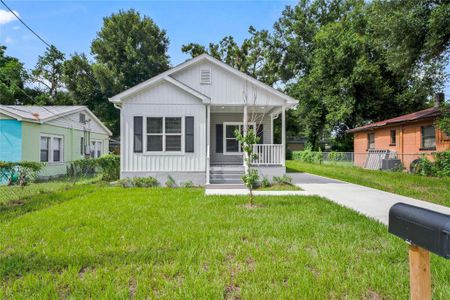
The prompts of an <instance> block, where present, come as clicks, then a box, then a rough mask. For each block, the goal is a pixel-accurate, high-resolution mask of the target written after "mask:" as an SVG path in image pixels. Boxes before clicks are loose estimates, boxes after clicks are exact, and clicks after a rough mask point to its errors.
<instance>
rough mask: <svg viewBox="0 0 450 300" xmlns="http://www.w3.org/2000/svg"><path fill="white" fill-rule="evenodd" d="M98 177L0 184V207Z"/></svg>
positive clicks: (95, 179) (93, 180)
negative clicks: (13, 184)
mask: <svg viewBox="0 0 450 300" xmlns="http://www.w3.org/2000/svg"><path fill="white" fill-rule="evenodd" d="M98 180H99V177H88V178H84V179H80V178H78V179H76V180H74V179H72V178H61V179H55V180H50V181H45V182H39V183H30V184H28V185H26V186H24V187H21V186H18V185H15V186H6V185H0V209H1V205H2V204H5V203H7V202H10V201H12V200H17V201H20V202H21V201H22V200H23V199H25V198H28V197H30V196H33V195H38V194H46V193H50V192H54V191H57V190H63V189H68V188H70V187H71V186H73V185H74V184H75V185H77V184H86V183H91V182H95V181H98Z"/></svg>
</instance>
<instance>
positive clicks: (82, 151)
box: [80, 137, 84, 155]
mask: <svg viewBox="0 0 450 300" xmlns="http://www.w3.org/2000/svg"><path fill="white" fill-rule="evenodd" d="M80 154H81V155H84V137H81V139H80Z"/></svg>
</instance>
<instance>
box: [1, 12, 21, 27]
mask: <svg viewBox="0 0 450 300" xmlns="http://www.w3.org/2000/svg"><path fill="white" fill-rule="evenodd" d="M14 13H15V14H16V15H18V16H19V13H18V12H17V11H15V10H14ZM15 20H17V19H16V17H15V16H14V15H13V14H12V12H9V11H6V10H3V9H0V25H2V24H6V23H9V22H12V21H15Z"/></svg>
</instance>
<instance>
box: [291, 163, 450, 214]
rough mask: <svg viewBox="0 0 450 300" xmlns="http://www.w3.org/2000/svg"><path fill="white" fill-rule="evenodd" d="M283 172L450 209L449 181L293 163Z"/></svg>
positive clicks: (447, 179) (352, 168)
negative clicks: (391, 194)
mask: <svg viewBox="0 0 450 300" xmlns="http://www.w3.org/2000/svg"><path fill="white" fill-rule="evenodd" d="M286 168H287V170H288V172H307V173H311V174H316V175H321V176H326V177H330V178H335V179H340V180H343V181H347V182H351V183H356V184H360V185H364V186H368V187H372V188H376V189H379V190H383V191H387V192H391V193H396V194H400V195H404V196H408V197H412V198H416V199H420V200H425V201H429V202H433V203H437V204H441V205H446V206H450V178H448V177H447V178H436V177H424V176H419V175H413V174H408V173H400V172H386V171H374V170H365V169H362V168H358V167H343V166H338V165H329V164H325V165H323V164H322V165H320V164H309V163H304V162H300V161H292V160H291V161H287V162H286Z"/></svg>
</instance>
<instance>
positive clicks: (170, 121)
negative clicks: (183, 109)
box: [147, 117, 182, 152]
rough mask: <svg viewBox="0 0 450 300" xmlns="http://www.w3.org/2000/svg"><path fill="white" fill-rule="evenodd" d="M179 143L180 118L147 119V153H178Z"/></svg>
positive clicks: (180, 138) (180, 135) (180, 147)
mask: <svg viewBox="0 0 450 300" xmlns="http://www.w3.org/2000/svg"><path fill="white" fill-rule="evenodd" d="M181 141H182V118H180V117H164V118H163V117H157V118H154V117H152V118H147V151H149V152H161V151H166V152H180V151H181V149H182V145H181Z"/></svg>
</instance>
